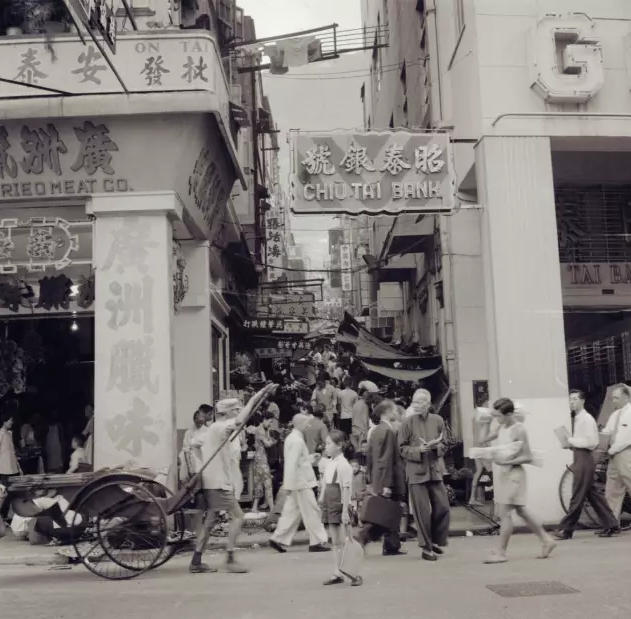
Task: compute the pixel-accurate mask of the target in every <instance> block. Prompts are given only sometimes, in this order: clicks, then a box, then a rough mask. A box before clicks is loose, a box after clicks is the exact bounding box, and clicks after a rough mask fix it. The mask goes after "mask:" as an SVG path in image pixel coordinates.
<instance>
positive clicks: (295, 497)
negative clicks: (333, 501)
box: [269, 413, 330, 552]
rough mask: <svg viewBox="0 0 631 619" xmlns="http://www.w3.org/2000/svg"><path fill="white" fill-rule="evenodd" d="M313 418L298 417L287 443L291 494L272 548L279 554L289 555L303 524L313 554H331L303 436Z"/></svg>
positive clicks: (286, 480) (286, 472)
mask: <svg viewBox="0 0 631 619" xmlns="http://www.w3.org/2000/svg"><path fill="white" fill-rule="evenodd" d="M309 421H310V419H309V417H308V416H307V415H303V414H302V413H298V414H297V415H294V417H293V419H292V423H293V426H294V429H293V430H292V431H291V432H290V433H289V435H288V436H287V438H286V439H285V447H284V456H285V463H284V471H283V489H284V490H285V491H286V492H287V497H286V499H285V504H284V505H283V511H282V513H281V515H280V518H279V519H278V524H277V525H276V530H275V531H274V533H273V535H272V536H271V537H270V540H269V544H270V546H271V547H272V548H274V550H277V551H278V552H286V550H287V547H288V546H291V542H292V540H293V538H294V535H295V534H296V531H297V530H298V525H299V524H300V520H302V521H303V522H304V524H305V529H307V532H308V533H309V552H324V551H327V550H330V548H329V547H328V546H327V545H326V543H327V540H328V536H327V533H326V530H325V529H324V525H323V524H322V519H321V518H320V509H319V507H318V504H317V502H316V498H315V494H314V493H313V489H314V488H315V487H316V486H317V485H318V482H317V481H316V476H315V473H314V471H313V461H312V457H311V455H310V454H309V450H308V449H307V445H306V443H305V440H304V436H303V433H304V431H305V429H306V428H307V426H308V425H309Z"/></svg>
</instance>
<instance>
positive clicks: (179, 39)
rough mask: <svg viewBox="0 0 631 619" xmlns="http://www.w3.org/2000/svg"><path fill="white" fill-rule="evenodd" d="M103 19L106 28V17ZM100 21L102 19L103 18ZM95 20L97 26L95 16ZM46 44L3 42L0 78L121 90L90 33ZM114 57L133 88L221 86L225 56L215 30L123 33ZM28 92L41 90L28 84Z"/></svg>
mask: <svg viewBox="0 0 631 619" xmlns="http://www.w3.org/2000/svg"><path fill="white" fill-rule="evenodd" d="M95 15H96V14H95V13H94V12H93V17H94V16H95ZM95 19H97V17H95ZM104 19H105V23H106V25H105V28H107V16H105V18H104ZM98 20H99V21H98V24H101V23H102V19H101V18H100V17H99V18H98ZM94 25H95V26H96V27H98V26H97V22H96V21H94ZM108 36H111V35H108ZM47 46H48V44H47V43H46V41H45V40H44V37H33V38H26V37H23V38H21V39H19V40H16V41H9V40H7V41H3V42H2V44H1V49H2V52H1V53H2V66H1V67H0V77H3V78H6V79H8V80H12V81H15V82H23V83H24V84H29V85H31V86H43V87H46V88H53V89H59V90H62V91H64V92H70V93H72V94H88V93H92V94H96V93H106V92H107V93H112V92H122V86H121V84H120V82H119V81H118V80H117V78H116V75H115V74H114V73H113V71H112V70H111V69H110V67H109V65H108V64H107V62H106V60H105V58H104V57H103V55H102V54H101V52H100V51H99V50H98V48H97V47H96V46H95V45H94V43H93V42H92V41H91V40H90V39H89V38H87V39H86V44H85V45H84V44H83V43H81V41H80V40H79V39H78V38H77V37H76V36H75V35H70V34H68V35H64V34H61V35H56V36H55V53H54V54H51V53H50V50H49V49H48V47H47ZM111 60H112V63H113V64H114V66H115V67H116V70H117V71H118V73H119V74H120V76H121V78H122V80H123V82H124V83H125V86H126V87H127V89H128V90H129V91H130V92H152V91H154V92H159V91H179V90H206V91H212V92H216V90H217V79H218V76H217V67H218V65H219V62H220V60H219V58H218V56H217V52H216V50H215V45H214V43H213V41H212V38H211V37H210V35H204V34H203V33H200V32H196V33H186V35H182V34H180V33H178V34H174V35H165V34H164V33H160V35H156V36H146V33H145V36H142V37H141V36H138V35H129V34H125V35H121V36H119V37H118V40H117V53H116V55H115V56H113V57H112V58H111ZM221 90H223V88H222V89H221ZM1 94H2V90H1V89H0V96H1ZM25 94H27V95H30V96H34V95H38V94H39V95H41V92H38V91H37V89H33V88H29V89H28V90H26V89H25ZM226 97H227V87H226Z"/></svg>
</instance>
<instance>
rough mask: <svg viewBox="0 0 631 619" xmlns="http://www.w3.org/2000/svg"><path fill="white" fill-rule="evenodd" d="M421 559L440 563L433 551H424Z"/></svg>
mask: <svg viewBox="0 0 631 619" xmlns="http://www.w3.org/2000/svg"><path fill="white" fill-rule="evenodd" d="M421 558H422V559H424V560H425V561H438V557H437V556H436V555H435V554H434V552H433V551H430V550H424V551H423V552H422V553H421Z"/></svg>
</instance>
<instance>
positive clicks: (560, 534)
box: [552, 530, 572, 540]
mask: <svg viewBox="0 0 631 619" xmlns="http://www.w3.org/2000/svg"><path fill="white" fill-rule="evenodd" d="M552 537H554V539H559V540H566V539H572V531H564V530H560V531H554V532H553V533H552Z"/></svg>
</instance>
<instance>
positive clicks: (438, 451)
mask: <svg viewBox="0 0 631 619" xmlns="http://www.w3.org/2000/svg"><path fill="white" fill-rule="evenodd" d="M431 403H432V400H431V395H430V393H429V391H427V390H426V389H417V390H416V392H415V393H414V396H413V398H412V406H411V407H410V409H409V411H410V414H409V416H408V417H407V418H406V419H405V420H404V421H403V424H402V425H401V427H400V428H399V448H400V450H401V456H402V457H403V460H405V474H406V478H407V482H408V488H409V493H410V501H411V503H412V511H413V512H414V519H415V520H416V523H417V526H418V541H419V546H421V548H423V552H422V555H421V556H422V558H423V559H425V560H426V561H436V559H437V558H438V557H437V555H441V554H443V552H444V551H443V547H444V546H446V545H447V536H448V534H449V498H448V496H447V489H446V488H445V484H444V483H443V476H444V475H445V463H444V462H443V455H444V454H445V446H444V444H443V432H444V427H445V424H444V422H443V419H442V417H440V415H435V414H433V413H430V412H429V409H430V406H431Z"/></svg>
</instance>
